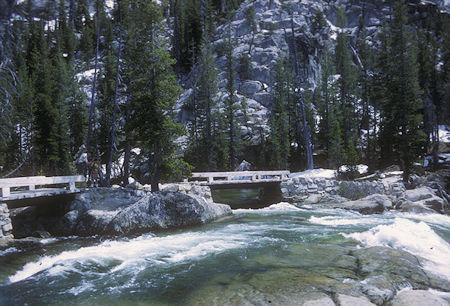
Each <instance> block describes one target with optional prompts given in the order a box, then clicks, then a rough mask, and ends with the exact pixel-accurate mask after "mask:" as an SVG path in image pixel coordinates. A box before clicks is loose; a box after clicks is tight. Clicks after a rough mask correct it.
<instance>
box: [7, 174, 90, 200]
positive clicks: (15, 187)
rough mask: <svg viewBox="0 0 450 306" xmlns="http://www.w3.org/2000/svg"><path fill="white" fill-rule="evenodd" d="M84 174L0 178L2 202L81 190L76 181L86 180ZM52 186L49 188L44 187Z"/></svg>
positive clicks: (72, 192)
mask: <svg viewBox="0 0 450 306" xmlns="http://www.w3.org/2000/svg"><path fill="white" fill-rule="evenodd" d="M85 181H86V179H85V177H84V176H82V175H75V176H53V177H47V176H27V177H15V178H6V179H0V202H10V201H18V200H27V199H33V198H42V197H53V196H58V195H66V194H74V193H77V192H79V190H78V189H77V188H76V185H75V184H76V183H81V182H85ZM44 186H50V187H49V188H43V187H44Z"/></svg>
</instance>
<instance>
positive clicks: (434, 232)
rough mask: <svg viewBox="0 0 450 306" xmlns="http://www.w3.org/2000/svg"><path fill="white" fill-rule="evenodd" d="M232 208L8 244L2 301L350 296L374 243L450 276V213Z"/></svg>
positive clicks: (0, 264) (200, 301) (1, 271)
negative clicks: (141, 228) (114, 231)
mask: <svg viewBox="0 0 450 306" xmlns="http://www.w3.org/2000/svg"><path fill="white" fill-rule="evenodd" d="M233 212H234V214H233V216H231V217H228V218H225V219H222V220H219V221H216V222H213V223H211V224H207V225H204V226H200V227H195V228H189V229H183V230H174V231H169V232H165V233H158V234H151V233H149V234H144V235H141V236H138V237H132V238H119V239H105V238H102V237H91V238H79V237H68V238H61V239H54V238H52V239H43V240H41V246H40V247H38V248H32V249H27V250H25V249H16V248H8V249H3V250H2V251H1V253H0V255H1V256H0V284H1V285H0V305H18V304H30V305H35V304H46V305H48V304H84V305H91V304H98V305H106V304H108V305H110V304H115V305H119V304H120V305H127V304H130V305H135V304H151V305H167V304H169V305H174V304H176V305H187V304H191V305H211V304H217V305H222V304H227V303H228V304H235V305H240V304H244V303H246V302H248V303H254V304H260V303H266V304H267V303H269V304H270V303H272V302H274V303H275V304H278V303H286V304H290V302H289V301H290V299H294V298H295V299H297V298H298V299H301V298H302V296H301V293H302V292H316V293H317V292H325V293H326V292H329V291H330V290H331V291H332V290H337V291H339V290H341V289H342V290H344V289H345V290H347V289H348V290H349V293H350V294H351V293H352V292H351V290H353V289H351V288H356V287H355V286H356V285H355V284H356V283H362V282H364V275H360V274H358V273H359V272H358V271H357V268H352V267H351V260H348V262H350V263H346V262H347V261H346V258H347V259H348V258H351V256H350V255H352V254H353V252H356V251H357V250H361V249H364V248H366V247H371V246H388V247H390V248H393V249H397V250H405V251H407V252H409V253H411V254H414V255H417V256H421V257H423V268H424V270H426V271H427V272H429V273H432V274H435V275H437V276H438V277H439V278H440V279H442V280H445V281H446V282H449V281H450V244H449V242H450V217H449V216H444V215H438V214H435V215H412V214H404V213H395V212H387V213H384V214H382V215H367V216H364V215H360V214H358V213H354V212H349V211H343V210H339V209H334V210H327V209H313V207H306V208H297V207H295V206H293V205H291V204H288V203H278V204H273V205H271V206H269V207H265V208H260V209H235V210H234V211H233ZM383 275H384V274H383ZM340 284H341V285H340ZM352 284H353V285H352ZM340 286H343V287H342V288H341V287H340ZM408 286H412V285H411V284H410V283H408V282H407V281H406V282H401V283H398V284H397V288H396V289H403V288H407V287H408ZM344 287H345V288H344ZM330 288H331V289H330ZM333 288H334V289H333ZM354 290H356V289H354Z"/></svg>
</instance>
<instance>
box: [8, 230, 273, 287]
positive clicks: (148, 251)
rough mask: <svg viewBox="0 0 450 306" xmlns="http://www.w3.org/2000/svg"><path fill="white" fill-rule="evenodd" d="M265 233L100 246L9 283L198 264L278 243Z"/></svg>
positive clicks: (38, 265)
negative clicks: (94, 267)
mask: <svg viewBox="0 0 450 306" xmlns="http://www.w3.org/2000/svg"><path fill="white" fill-rule="evenodd" d="M265 228H266V229H267V226H265ZM263 229H264V226H263V225H262V224H261V225H260V226H255V225H253V226H248V225H246V224H240V225H239V226H237V225H229V226H225V227H224V228H222V229H219V230H215V231H213V232H211V231H204V232H185V233H181V234H175V235H169V236H162V237H155V236H152V235H143V236H140V237H138V238H135V239H131V240H118V241H105V242H103V243H101V244H99V245H96V246H90V247H83V248H80V249H78V250H72V251H65V252H62V253H60V254H58V255H54V256H43V257H41V258H39V259H38V260H37V261H34V262H30V263H27V264H26V265H25V266H24V267H23V268H22V270H20V271H18V272H16V273H15V274H14V275H12V276H11V277H10V278H9V281H10V282H12V283H13V282H18V281H21V280H23V279H26V278H28V277H31V276H33V275H35V274H37V273H40V272H43V271H45V272H46V273H47V274H51V275H53V276H57V275H64V274H65V273H67V272H68V271H77V270H78V269H80V267H82V266H86V265H89V264H92V263H96V264H98V265H103V266H106V267H107V268H108V267H109V269H106V270H108V271H107V272H105V273H111V272H117V271H120V270H122V269H128V268H129V267H133V266H138V265H144V266H148V265H167V264H173V263H179V262H184V261H187V260H197V259H200V258H202V257H204V256H207V255H210V254H217V253H221V252H224V251H227V250H231V249H236V248H245V247H247V246H248V245H251V244H257V245H258V244H267V243H272V242H273V240H274V239H272V238H267V239H266V238H265V237H263V236H261V234H262V230H263ZM115 261H117V262H115Z"/></svg>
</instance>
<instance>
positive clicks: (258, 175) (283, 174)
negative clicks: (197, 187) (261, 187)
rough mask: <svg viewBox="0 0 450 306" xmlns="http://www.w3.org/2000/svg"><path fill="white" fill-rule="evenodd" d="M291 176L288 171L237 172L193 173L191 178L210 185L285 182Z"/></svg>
mask: <svg viewBox="0 0 450 306" xmlns="http://www.w3.org/2000/svg"><path fill="white" fill-rule="evenodd" d="M289 174H290V172H289V171H287V170H280V171H235V172H193V173H192V176H191V178H190V180H191V181H198V179H206V180H207V182H208V183H214V182H218V181H221V182H224V181H230V182H231V181H233V180H243V178H245V180H250V181H254V182H255V183H256V182H258V181H265V180H266V181H267V180H272V181H273V180H280V181H282V180H284V179H286V178H287V177H288V175H289Z"/></svg>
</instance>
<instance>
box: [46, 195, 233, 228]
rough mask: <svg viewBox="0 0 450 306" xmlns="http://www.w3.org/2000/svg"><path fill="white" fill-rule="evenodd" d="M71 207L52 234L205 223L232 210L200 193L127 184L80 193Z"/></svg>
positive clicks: (171, 226) (228, 213)
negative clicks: (132, 187)
mask: <svg viewBox="0 0 450 306" xmlns="http://www.w3.org/2000/svg"><path fill="white" fill-rule="evenodd" d="M108 191H110V192H108ZM177 191H178V189H177ZM70 208H71V209H72V210H70V211H69V212H67V213H66V214H65V215H64V216H63V217H62V218H60V220H59V222H57V225H55V227H54V228H53V229H52V234H54V235H77V236H92V235H128V234H135V233H141V232H148V231H159V230H163V229H168V228H174V227H184V226H193V225H199V224H204V223H207V222H210V221H212V220H214V219H217V218H220V217H223V216H226V215H230V214H231V213H232V212H231V208H230V207H229V206H228V205H224V204H216V203H213V202H212V201H211V200H208V199H205V198H204V197H200V196H195V195H187V194H185V193H182V192H172V191H161V192H157V193H147V192H144V191H135V190H129V189H125V188H121V189H116V190H111V189H106V188H104V189H100V188H99V189H91V190H87V191H86V192H84V193H82V194H80V195H78V196H77V198H76V200H75V201H74V202H73V203H72V204H71V205H70Z"/></svg>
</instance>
